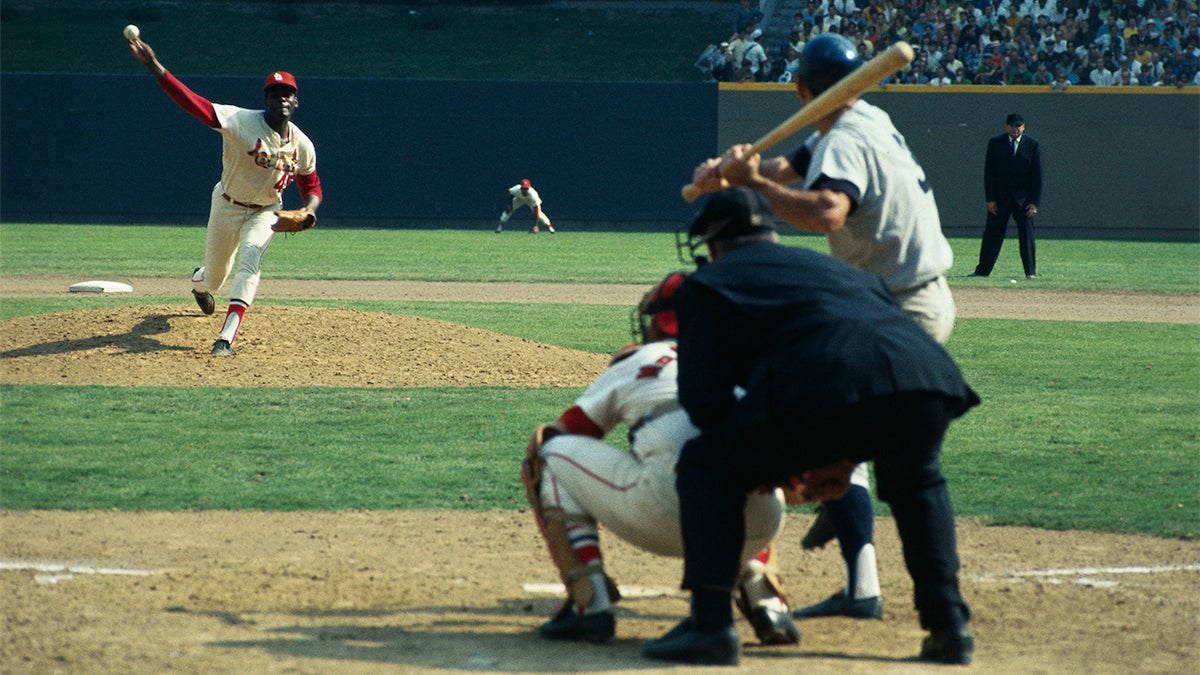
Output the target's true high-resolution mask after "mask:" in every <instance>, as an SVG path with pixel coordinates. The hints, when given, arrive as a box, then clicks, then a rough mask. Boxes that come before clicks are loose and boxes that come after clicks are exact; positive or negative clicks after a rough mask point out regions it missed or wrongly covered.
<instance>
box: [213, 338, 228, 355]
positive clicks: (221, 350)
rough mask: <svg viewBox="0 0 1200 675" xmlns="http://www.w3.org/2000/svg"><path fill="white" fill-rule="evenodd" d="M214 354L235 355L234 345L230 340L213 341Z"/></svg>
mask: <svg viewBox="0 0 1200 675" xmlns="http://www.w3.org/2000/svg"><path fill="white" fill-rule="evenodd" d="M212 355H213V356H233V346H232V345H230V344H229V340H225V339H220V340H217V341H216V342H214V343H213V348H212Z"/></svg>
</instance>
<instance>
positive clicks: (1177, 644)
mask: <svg viewBox="0 0 1200 675" xmlns="http://www.w3.org/2000/svg"><path fill="white" fill-rule="evenodd" d="M60 281H62V280H60V279H58V278H50V277H39V278H30V279H17V278H13V277H0V297H4V296H9V297H15V296H19V295H54V294H61V293H65V289H66V288H67V286H68V285H69V283H60ZM69 281H70V282H73V281H78V279H74V280H69ZM131 283H132V284H133V285H134V288H135V292H137V293H142V294H145V295H147V296H151V297H160V296H164V295H167V296H169V295H172V294H178V292H179V288H178V287H179V282H178V281H177V280H165V281H153V282H152V281H150V280H140V281H139V280H132V281H131ZM156 284H157V285H156ZM159 286H161V288H162V289H166V288H169V289H170V290H159ZM483 286H486V287H487V288H484V287H483ZM533 286H536V285H520V284H518V285H515V286H512V287H503V286H500V285H482V286H481V285H469V284H468V285H458V286H455V285H445V284H408V283H400V282H365V283H363V284H345V283H344V282H338V283H337V284H333V285H330V286H325V285H323V284H320V283H314V282H284V281H280V280H270V281H266V282H264V295H265V296H266V297H359V296H358V295H356V294H357V293H362V294H370V295H369V297H403V298H407V299H437V298H440V299H458V300H464V299H466V300H489V299H491V296H488V295H487V294H488V293H495V294H497V295H499V296H503V297H504V298H506V300H499V301H512V302H533V301H538V300H539V299H540V300H541V301H546V300H552V301H556V302H576V301H577V302H591V303H601V302H603V303H609V304H632V303H633V302H634V301H636V299H637V297H638V295H640V293H641V291H642V289H641V287H634V286H629V287H623V286H622V287H607V288H606V287H580V288H573V287H563V286H558V285H556V286H554V294H552V295H551V294H547V293H541V292H539V291H542V290H544V289H538V288H533ZM977 290H978V289H977ZM526 291H527V292H528V297H523V293H524V292H526ZM1020 293H1025V294H1027V295H1023V296H1022V295H1019V294H1018V292H1017V289H1012V290H1010V289H1003V290H999V291H995V292H974V291H972V292H962V291H960V290H958V289H956V291H955V296H956V299H957V300H958V302H959V310H960V316H963V317H977V316H1001V317H1004V318H1041V319H1052V318H1062V319H1067V320H1076V319H1086V320H1113V321H1139V320H1157V321H1172V322H1178V323H1193V324H1195V323H1200V311H1198V309H1200V304H1198V303H1197V296H1196V295H1193V294H1144V295H1139V294H1099V295H1098V294H1088V293H1081V294H1071V293H1067V294H1055V293H1052V292H1047V291H1027V290H1023V289H1021V290H1020ZM1028 294H1033V295H1032V296H1031V295H1028ZM1010 300H1014V301H1016V304H1008V303H1007V302H1006V301H1010ZM1055 307H1061V308H1063V309H1061V310H1055V309H1054V308H1055ZM1120 308H1123V309H1120ZM1100 311H1105V312H1108V313H1107V314H1103V315H1100V314H1098V312H1100ZM1145 317H1151V318H1145ZM220 320H221V318H220V317H219V316H211V317H203V316H201V315H200V314H199V313H198V312H197V311H196V309H195V307H194V305H191V304H190V302H188V303H184V302H181V303H179V304H165V305H147V306H141V307H135V308H121V309H88V310H74V311H70V312H60V313H56V314H51V315H43V316H38V317H26V318H21V319H13V320H8V321H4V322H2V324H0V382H3V383H7V384H20V383H50V382H55V383H63V384H106V385H117V386H124V385H163V384H167V385H173V386H187V385H189V384H200V383H201V382H202V381H204V382H211V381H212V379H211V377H212V376H213V375H214V373H215V372H219V370H220V369H224V368H232V367H233V364H235V363H236V364H238V365H239V366H241V367H246V366H247V365H249V366H251V367H250V368H249V369H250V370H252V371H253V372H255V373H261V377H262V378H263V379H262V381H261V382H260V383H258V384H260V385H261V386H294V385H303V386H321V385H329V386H386V387H393V386H454V385H462V386H475V385H481V384H498V385H506V386H518V385H521V384H524V385H528V386H579V385H582V384H585V383H586V382H588V381H590V379H591V378H592V377H594V375H595V374H596V373H598V372H599V371H600V370H601V369H602V368H603V367H604V364H605V362H606V359H605V357H604V356H599V355H595V354H588V353H584V352H577V351H574V350H569V349H562V348H557V347H552V346H549V345H543V344H539V343H534V342H530V341H527V340H520V339H516V338H512V337H509V336H503V335H499V334H495V333H489V332H488V331H481V330H477V329H466V328H465V327H463V326H454V325H450V324H445V323H444V322H438V321H433V320H429V319H421V318H417V317H404V316H394V315H383V314H374V313H369V312H356V311H351V310H341V309H322V308H308V307H286V306H277V305H276V306H273V305H270V304H260V305H258V306H256V307H255V308H254V309H253V310H252V312H251V313H250V314H249V315H248V318H247V321H246V326H245V328H244V331H243V336H242V339H241V340H239V343H238V351H237V354H236V355H235V356H234V357H233V359H214V358H212V357H210V356H209V355H208V349H207V348H208V346H209V345H210V344H211V340H212V338H213V335H214V334H215V332H216V330H217V329H218V328H219V322H220ZM344 321H353V322H355V323H357V324H359V325H362V326H365V327H367V328H369V330H367V331H359V334H360V335H366V334H374V333H379V334H381V335H383V336H386V338H387V339H380V340H379V341H377V342H373V341H371V340H364V339H356V340H353V341H351V340H347V339H346V338H345V337H344V336H339V335H337V329H336V327H337V326H338V325H339V324H340V323H342V322H344ZM322 331H325V332H322ZM297 341H304V342H308V341H319V343H320V344H322V345H323V354H322V361H324V362H325V364H324V365H323V366H322V367H320V368H314V367H311V366H308V365H306V363H305V361H304V359H297V358H295V357H289V356H287V355H288V354H289V353H294V352H295V351H296V349H295V344H293V343H295V342H297ZM460 350H461V351H460ZM448 352H453V353H455V354H461V356H456V358H466V359H471V360H470V361H469V366H468V367H466V368H462V369H461V371H462V372H463V373H466V372H468V371H469V374H467V375H464V374H462V373H460V375H459V376H458V377H455V378H453V379H448V378H447V376H446V374H445V373H443V372H441V370H442V369H440V368H439V367H438V363H439V362H440V361H441V359H443V358H445V356H446V354H447V353H448ZM435 354H436V357H435ZM401 362H403V363H407V364H410V366H406V369H400V368H396V367H394V364H396V363H401ZM330 363H332V364H333V366H334V367H330ZM380 364H384V365H380ZM387 364H391V365H387ZM518 375H519V378H518V377H517V376H518ZM321 378H328V379H321ZM811 518H812V516H811V515H810V514H809V513H807V512H793V513H790V514H789V515H788V519H787V525H786V530H785V532H784V536H783V537H782V539H781V543H780V553H781V560H782V570H783V575H784V579H785V582H786V583H787V585H788V588H789V590H790V592H791V594H792V598H793V601H794V604H797V605H799V604H807V603H810V602H815V601H818V600H821V599H824V598H825V597H826V596H828V595H829V594H830V593H831V592H833V591H834V590H836V589H837V588H838V587H839V586H840V584H841V577H842V572H841V562H840V558H839V556H838V555H837V552H836V550H823V551H813V552H804V551H801V550H800V548H799V544H798V540H799V537H800V535H801V534H803V532H804V531H805V530H806V529H807V527H808V525H809V524H810V522H811ZM958 535H959V548H960V552H961V556H962V560H963V573H962V583H963V587H964V594H965V595H966V597H967V599H968V601H969V602H970V603H971V605H972V609H973V610H974V612H975V619H974V620H973V622H972V624H971V627H972V631H973V632H974V634H975V637H976V642H977V653H976V663H975V665H974V666H973V667H972V668H971V670H973V671H975V672H987V673H1017V672H1044V673H1068V672H1098V673H1133V672H1139V673H1144V672H1156V673H1181V672H1196V671H1197V670H1198V669H1200V642H1198V640H1197V635H1198V634H1200V593H1198V592H1197V591H1198V588H1200V584H1198V583H1197V582H1198V581H1200V552H1198V550H1197V546H1196V544H1195V542H1189V541H1178V540H1165V539H1156V538H1151V537H1139V536H1125V535H1111V534H1095V533H1082V532H1052V531H1045V530H1037V529H1030V528H1009V527H983V526H980V525H978V524H976V523H973V522H970V521H962V522H960V523H959V528H958ZM876 539H877V543H878V546H879V561H880V564H879V567H880V573H881V584H882V587H883V589H884V594H885V607H884V618H883V620H882V621H853V620H849V619H820V620H810V621H805V622H801V630H802V631H803V633H804V639H803V641H802V644H801V645H800V646H799V647H772V648H762V647H757V646H754V645H753V633H752V631H750V629H749V627H748V626H747V625H746V624H745V623H744V622H741V621H739V625H738V628H739V631H740V632H741V635H742V637H743V640H744V641H745V642H746V644H747V647H746V648H745V650H744V652H743V658H742V665H741V666H740V667H739V668H737V669H726V670H723V671H722V672H744V673H775V672H784V671H799V670H807V671H809V672H829V673H832V672H839V673H868V672H871V673H874V672H889V673H917V672H931V671H937V670H941V669H940V668H933V667H930V666H928V665H924V664H921V663H919V662H916V661H914V660H913V658H912V657H913V655H914V654H915V653H916V651H917V647H918V645H919V643H920V640H921V637H922V631H921V630H920V628H919V627H918V625H917V621H916V615H915V612H914V611H913V610H912V608H911V600H910V598H911V584H910V582H909V580H908V577H907V575H906V574H905V573H904V566H903V561H902V559H901V555H900V551H899V544H898V541H897V538H896V534H895V528H894V526H893V524H892V522H891V520H890V519H886V518H880V519H878V520H877V523H876ZM604 544H605V548H606V560H607V565H608V567H609V569H610V572H611V573H612V574H613V576H614V577H615V578H616V579H617V581H618V582H619V583H620V584H621V585H622V587H623V588H624V589H625V591H626V594H627V595H628V596H629V597H627V598H626V599H625V600H624V601H622V602H621V603H620V604H619V605H618V610H617V616H618V627H617V639H616V641H615V642H614V643H613V644H611V645H607V646H592V645H574V644H561V643H552V642H547V641H544V640H541V639H540V638H538V637H537V636H536V634H535V633H534V629H535V628H536V626H537V625H538V624H539V623H540V622H541V621H543V620H544V619H545V617H546V616H547V615H548V614H549V613H550V612H551V610H552V609H553V607H554V605H555V603H556V602H557V599H558V596H557V595H555V593H554V592H553V591H550V592H547V591H546V590H544V589H545V588H546V587H547V586H548V585H552V584H553V583H554V582H555V581H556V575H555V572H554V570H553V568H552V567H551V565H550V563H549V561H548V559H547V557H546V555H545V547H544V544H543V543H542V542H541V540H540V537H539V535H538V533H537V529H536V527H535V526H534V524H533V522H532V519H531V517H530V516H529V515H528V514H527V513H519V512H510V511H485V512H466V511H448V510H447V511H424V512H342V513H324V512H302V513H260V512H211V511H204V512H186V513H161V512H152V513H122V512H58V511H3V512H0V600H2V603H0V604H2V607H0V621H2V624H0V663H2V664H3V666H2V668H3V670H4V672H12V673H52V672H55V673H56V672H62V673H67V672H70V673H76V672H113V673H116V672H122V673H125V672H134V673H159V672H194V673H201V672H204V673H208V672H222V673H224V672H229V673H233V672H238V673H242V672H299V673H325V672H339V673H340V672H355V673H392V672H423V673H424V672H433V673H450V672H526V673H528V672H534V673H536V672H562V671H575V672H629V673H634V672H637V673H659V672H684V670H685V669H681V668H661V667H659V666H658V665H656V664H655V663H653V662H649V661H646V660H643V659H642V658H641V657H640V646H641V642H642V641H643V640H645V639H651V638H654V637H657V636H658V635H660V634H661V633H663V632H664V631H666V630H667V629H669V628H670V627H671V626H673V625H674V623H675V622H676V621H678V620H679V618H681V617H683V616H684V615H685V614H686V613H687V597H686V595H684V594H682V593H681V592H680V591H679V590H678V581H679V576H680V569H681V566H680V563H679V561H677V560H673V559H664V558H657V557H655V556H652V555H650V554H647V553H644V552H641V551H639V550H637V549H634V548H633V547H631V546H628V545H626V544H624V543H623V542H621V541H620V540H617V539H616V538H615V537H612V536H606V537H605V539H604Z"/></svg>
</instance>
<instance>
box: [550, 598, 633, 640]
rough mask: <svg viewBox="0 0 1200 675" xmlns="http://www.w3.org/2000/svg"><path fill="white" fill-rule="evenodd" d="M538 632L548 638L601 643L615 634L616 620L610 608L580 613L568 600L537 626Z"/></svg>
mask: <svg viewBox="0 0 1200 675" xmlns="http://www.w3.org/2000/svg"><path fill="white" fill-rule="evenodd" d="M538 632H539V633H541V634H542V637H544V638H547V639H550V640H570V641H574V642H592V643H595V644H603V643H606V642H609V641H611V640H612V639H613V636H614V635H616V633H617V621H616V618H615V617H614V616H613V613H612V611H611V610H606V611H603V612H597V613H595V614H580V613H579V612H578V611H577V610H576V609H575V603H574V602H568V603H567V604H565V605H563V608H562V609H561V610H559V612H558V614H556V615H554V618H553V619H551V620H549V621H547V622H546V623H544V624H542V625H541V626H539V627H538Z"/></svg>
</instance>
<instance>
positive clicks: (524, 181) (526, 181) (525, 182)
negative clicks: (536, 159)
mask: <svg viewBox="0 0 1200 675" xmlns="http://www.w3.org/2000/svg"><path fill="white" fill-rule="evenodd" d="M521 187H523V188H527V187H533V183H530V182H529V179H528V178H522V179H521Z"/></svg>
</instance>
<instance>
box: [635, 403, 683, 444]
mask: <svg viewBox="0 0 1200 675" xmlns="http://www.w3.org/2000/svg"><path fill="white" fill-rule="evenodd" d="M682 409H683V406H681V405H679V401H678V399H671V400H669V401H663V402H662V403H659V404H658V405H656V406H654V407H653V408H651V409H650V412H648V413H646V414H645V415H642V417H641V418H640V419H639V420H638V421H637V422H635V423H634V425H633V426H632V427H630V428H629V437H630V439H631V440H632V438H633V435H634V434H635V433H637V430H638V429H641V428H642V427H644V426H646V424H648V423H650V422H653V421H654V420H656V419H658V418H659V417H662V416H663V415H666V414H667V413H673V412H675V411H676V410H682Z"/></svg>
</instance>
